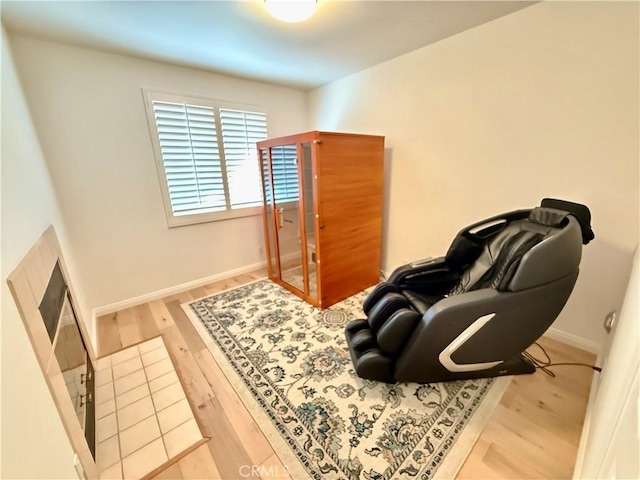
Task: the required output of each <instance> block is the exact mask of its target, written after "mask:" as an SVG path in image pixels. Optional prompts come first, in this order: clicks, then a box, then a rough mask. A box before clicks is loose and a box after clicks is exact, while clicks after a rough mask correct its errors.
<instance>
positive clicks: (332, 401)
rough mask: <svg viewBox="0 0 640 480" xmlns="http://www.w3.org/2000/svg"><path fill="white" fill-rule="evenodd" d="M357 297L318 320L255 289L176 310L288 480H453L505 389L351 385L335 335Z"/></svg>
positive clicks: (501, 383)
mask: <svg viewBox="0 0 640 480" xmlns="http://www.w3.org/2000/svg"><path fill="white" fill-rule="evenodd" d="M365 296H366V294H365V292H363V293H360V294H358V295H355V296H353V297H351V298H348V299H347V300H344V301H342V302H340V303H338V304H336V305H334V306H332V307H330V308H328V309H326V310H319V309H317V308H315V307H313V306H311V305H309V304H308V303H306V302H304V301H302V300H301V299H299V298H298V297H296V296H295V295H293V294H291V293H289V292H288V291H287V290H285V289H283V288H282V287H280V286H279V285H277V284H275V283H273V282H271V281H269V280H260V281H258V282H255V283H252V284H248V285H245V286H242V287H238V288H236V289H234V290H229V291H227V292H223V293H220V294H218V295H215V296H212V297H208V298H204V299H201V300H198V301H195V302H192V303H190V304H188V305H187V304H185V305H184V306H183V307H184V309H185V311H186V312H187V314H188V315H189V317H190V318H191V320H192V322H193V323H194V326H195V327H196V329H197V330H198V332H199V333H200V335H201V336H202V338H203V340H204V341H205V343H206V344H207V346H208V347H209V349H210V350H211V352H212V354H213V355H214V358H215V359H216V361H217V362H218V363H219V364H220V366H221V368H222V369H223V371H224V372H225V375H226V376H227V378H228V380H229V381H230V383H231V384H232V385H233V387H234V388H235V390H236V391H237V392H238V394H239V396H240V398H241V399H242V400H243V402H244V403H245V405H246V406H247V408H248V409H249V411H250V412H251V414H252V415H253V416H254V418H255V419H256V422H257V423H258V425H260V427H261V428H262V429H263V431H264V433H265V435H266V436H267V438H268V439H269V441H270V442H271V443H272V445H273V447H274V450H275V451H276V452H277V453H278V456H279V457H280V459H281V460H282V462H283V464H284V465H285V466H286V468H287V470H288V472H289V474H290V475H291V476H292V477H293V478H300V479H303V478H315V479H336V480H337V479H350V480H351V479H352V480H356V479H371V480H383V479H392V478H393V479H398V478H420V479H424V480H426V479H431V478H453V477H454V476H455V474H456V472H457V471H458V469H459V468H460V467H461V466H462V463H463V462H464V460H465V458H466V456H467V454H468V453H469V451H470V449H471V447H472V446H473V443H474V442H475V440H476V439H477V436H478V435H479V433H480V431H481V429H482V427H483V426H484V424H485V422H486V419H487V418H488V416H489V415H490V413H491V411H492V410H493V408H494V407H495V405H497V402H498V401H499V399H500V397H501V396H502V393H503V392H504V390H505V389H506V386H507V385H508V383H509V380H510V377H501V378H499V379H479V380H466V381H455V382H443V383H433V384H417V383H399V384H395V385H389V384H384V383H379V382H374V381H370V380H364V379H361V378H359V377H358V376H357V375H356V373H355V371H354V368H353V365H352V363H351V358H350V356H349V353H348V350H347V345H346V340H345V337H344V327H345V325H346V324H347V323H348V322H349V321H350V320H353V319H356V318H361V317H362V308H361V305H362V301H363V300H364V298H365Z"/></svg>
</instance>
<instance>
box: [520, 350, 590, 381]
mask: <svg viewBox="0 0 640 480" xmlns="http://www.w3.org/2000/svg"><path fill="white" fill-rule="evenodd" d="M535 345H536V346H537V347H538V348H540V350H542V353H543V354H544V356H545V357H546V358H545V359H544V360H540V359H539V358H536V357H534V356H533V355H532V354H530V353H529V352H527V351H525V352H523V353H522V355H523V356H524V357H525V358H526V359H527V360H529V361H530V362H531V363H533V365H534V366H535V367H536V368H539V369H540V370H542V371H543V372H544V373H546V374H547V375H549V376H550V377H555V376H556V374H555V373H554V372H553V371H552V370H550V369H549V367H557V366H562V365H572V366H579V367H589V368H591V369H592V370H595V371H596V372H601V371H602V368H600V367H596V366H595V365H589V364H588V363H577V362H559V363H552V362H551V357H549V354H548V353H547V351H546V350H545V349H544V347H543V346H542V345H540V344H539V343H538V342H535Z"/></svg>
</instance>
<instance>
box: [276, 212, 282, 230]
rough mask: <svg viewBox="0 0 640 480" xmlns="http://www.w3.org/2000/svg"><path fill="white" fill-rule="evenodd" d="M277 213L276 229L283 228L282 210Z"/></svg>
mask: <svg viewBox="0 0 640 480" xmlns="http://www.w3.org/2000/svg"><path fill="white" fill-rule="evenodd" d="M277 212H278V228H279V229H280V228H282V227H284V208H279V209H278V210H277Z"/></svg>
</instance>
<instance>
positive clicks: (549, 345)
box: [97, 271, 595, 480]
mask: <svg viewBox="0 0 640 480" xmlns="http://www.w3.org/2000/svg"><path fill="white" fill-rule="evenodd" d="M265 274H266V272H265V271H256V272H253V273H251V274H246V275H240V276H237V277H234V278H231V279H228V280H224V281H220V282H216V283H212V284H210V285H206V286H204V287H200V288H195V289H193V290H190V291H188V292H184V293H180V294H176V295H171V296H168V297H165V298H162V299H160V300H155V301H151V302H148V303H144V304H142V305H138V306H135V307H132V308H128V309H125V310H121V311H119V312H117V313H114V314H109V315H105V316H102V317H100V318H98V324H97V328H98V356H102V355H107V354H110V353H113V352H115V351H117V350H120V349H121V348H124V347H128V346H130V345H133V344H136V343H139V342H142V341H144V340H146V339H149V338H152V337H155V336H158V335H162V337H163V339H164V341H165V343H166V345H167V349H168V350H169V353H170V355H171V357H172V359H173V361H174V364H175V366H176V370H177V372H178V374H179V376H180V378H181V380H182V381H183V386H184V388H185V391H186V393H187V397H188V398H189V402H190V403H191V407H192V409H193V411H194V412H195V415H196V418H197V419H198V421H199V423H200V426H201V429H202V431H203V434H204V435H205V436H207V437H210V440H209V441H208V442H207V443H206V444H204V445H202V446H200V447H199V448H197V449H196V450H194V451H192V452H191V453H189V454H188V455H186V456H184V457H183V458H181V459H180V460H178V461H177V462H175V463H174V464H172V465H171V466H169V467H168V468H167V469H165V470H164V471H162V472H161V473H159V474H157V475H156V476H155V477H154V478H156V479H176V480H179V479H197V478H207V479H238V478H243V477H244V478H253V479H257V478H263V479H266V478H268V477H269V475H268V474H269V473H270V474H271V476H272V477H274V478H278V479H285V478H287V477H286V470H285V468H284V466H283V465H282V463H281V462H280V460H279V458H278V456H277V455H276V453H275V452H274V451H273V449H272V448H271V446H270V444H269V442H268V440H267V438H265V436H264V435H263V434H262V432H261V430H260V428H259V427H258V425H256V423H255V422H254V421H253V419H252V418H251V416H250V415H249V413H248V411H247V410H246V408H245V407H244V405H243V404H242V402H241V401H240V400H239V398H238V397H237V395H236V393H235V392H234V390H233V388H232V387H231V386H230V385H229V383H228V382H227V380H226V378H225V376H224V374H223V373H222V371H221V370H220V368H219V367H218V365H217V364H216V362H215V360H214V359H213V357H212V356H211V354H210V353H209V351H208V350H207V348H206V346H205V345H204V343H203V342H202V340H201V339H200V337H199V335H198V333H197V332H196V331H195V329H194V328H193V326H192V325H191V323H190V321H189V320H188V319H187V317H186V316H185V314H184V313H183V311H182V308H181V307H180V304H181V303H185V302H188V301H191V300H195V299H198V298H202V297H205V296H208V295H212V294H215V293H218V292H221V291H223V290H227V289H229V288H234V287H237V286H239V285H242V284H244V283H248V282H251V281H254V280H257V279H259V278H262V277H264V276H265ZM541 343H542V344H543V345H544V347H545V348H546V349H547V351H548V352H549V354H550V355H551V358H552V360H553V361H554V362H585V363H590V364H591V363H593V362H594V361H595V356H594V355H592V354H590V353H587V352H584V351H582V350H579V349H576V348H574V347H570V346H568V345H565V344H562V343H559V342H556V341H553V340H551V339H547V338H543V339H542V340H541ZM532 352H533V350H532ZM533 353H534V355H536V353H537V352H533ZM536 356H538V357H539V358H540V357H542V355H536ZM554 371H555V372H556V374H557V377H555V378H551V377H549V376H547V375H545V374H544V373H542V372H537V373H535V374H533V375H521V376H517V377H514V378H513V380H512V382H511V384H510V386H509V388H508V389H507V391H506V392H505V394H504V396H503V398H502V400H501V401H500V404H499V405H498V407H497V408H496V410H495V411H494V412H493V414H492V415H491V418H490V419H489V422H488V424H487V426H486V427H485V429H484V430H483V432H482V434H481V436H480V438H479V439H478V441H477V442H476V444H475V446H474V447H473V450H472V451H471V453H470V455H469V457H468V458H467V461H466V463H465V464H464V466H463V467H462V469H461V471H460V473H459V475H458V478H460V479H467V478H468V479H480V478H482V479H493V478H496V479H497V478H500V479H505V478H510V479H513V478H518V479H521V478H571V476H572V473H573V466H574V463H575V458H576V455H577V450H578V443H579V440H580V433H581V429H582V422H583V418H584V415H585V410H586V404H587V399H588V396H589V388H590V385H591V379H592V374H593V371H592V370H590V369H588V368H584V367H573V366H570V367H568V366H558V367H556V368H555V369H554ZM254 465H255V466H258V467H259V468H258V469H257V470H254V473H255V472H262V473H263V475H262V477H260V476H257V475H255V474H254V475H250V476H248V475H247V474H248V473H250V468H251V466H254ZM243 466H245V467H243ZM241 467H242V469H241ZM260 467H262V468H260ZM243 474H244V475H243Z"/></svg>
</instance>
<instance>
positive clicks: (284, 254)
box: [271, 144, 304, 292]
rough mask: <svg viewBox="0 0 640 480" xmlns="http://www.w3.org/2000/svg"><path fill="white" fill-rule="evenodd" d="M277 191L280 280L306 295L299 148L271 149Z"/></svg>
mask: <svg viewBox="0 0 640 480" xmlns="http://www.w3.org/2000/svg"><path fill="white" fill-rule="evenodd" d="M271 165H272V167H273V191H274V194H275V197H276V198H275V208H276V218H277V225H278V235H277V237H278V251H279V252H280V269H281V274H280V278H281V279H282V280H283V281H284V282H287V283H288V284H289V285H292V286H294V287H295V288H297V289H299V290H301V291H303V292H304V279H303V275H302V243H301V235H300V233H301V232H300V221H299V218H300V216H299V212H298V210H299V201H298V168H297V165H298V147H297V145H296V144H291V145H282V146H278V147H273V148H272V149H271Z"/></svg>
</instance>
